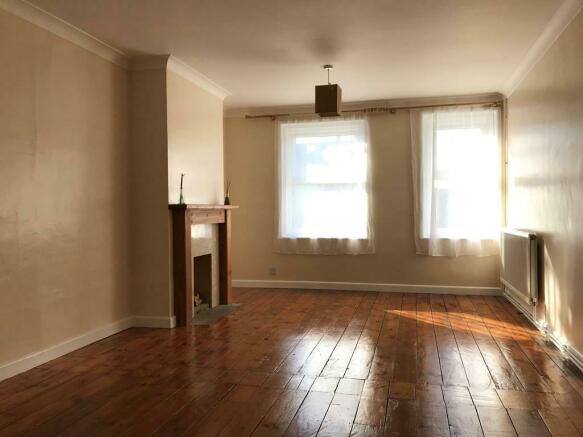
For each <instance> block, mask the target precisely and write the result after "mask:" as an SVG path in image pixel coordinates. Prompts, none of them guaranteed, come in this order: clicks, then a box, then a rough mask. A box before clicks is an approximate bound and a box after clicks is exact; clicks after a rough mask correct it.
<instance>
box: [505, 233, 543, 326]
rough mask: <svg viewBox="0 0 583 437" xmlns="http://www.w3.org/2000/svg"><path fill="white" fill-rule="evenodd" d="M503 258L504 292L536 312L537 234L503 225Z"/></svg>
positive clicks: (530, 310) (521, 305) (516, 302)
mask: <svg viewBox="0 0 583 437" xmlns="http://www.w3.org/2000/svg"><path fill="white" fill-rule="evenodd" d="M500 258H501V262H502V266H501V268H500V280H501V281H502V284H503V285H504V294H505V295H506V297H508V298H509V299H510V300H511V301H513V302H514V303H515V304H517V305H519V306H520V307H521V308H522V309H523V310H525V311H527V312H528V313H530V315H534V306H535V305H536V301H537V299H538V267H537V266H538V262H537V240H536V234H534V233H532V232H525V231H516V230H512V229H504V230H503V231H502V235H501V238H500Z"/></svg>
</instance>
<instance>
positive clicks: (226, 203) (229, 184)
mask: <svg viewBox="0 0 583 437" xmlns="http://www.w3.org/2000/svg"><path fill="white" fill-rule="evenodd" d="M230 193H231V181H229V180H227V189H226V190H225V205H230V204H231V199H230Z"/></svg>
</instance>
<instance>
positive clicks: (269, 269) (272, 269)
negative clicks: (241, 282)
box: [267, 267, 277, 276]
mask: <svg viewBox="0 0 583 437" xmlns="http://www.w3.org/2000/svg"><path fill="white" fill-rule="evenodd" d="M267 271H268V272H269V276H275V275H277V269H276V268H275V267H269V268H268V269H267Z"/></svg>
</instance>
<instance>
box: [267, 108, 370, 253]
mask: <svg viewBox="0 0 583 437" xmlns="http://www.w3.org/2000/svg"><path fill="white" fill-rule="evenodd" d="M276 135H277V169H278V178H277V179H278V189H277V206H278V207H277V214H276V236H275V250H276V252H280V253H298V254H323V255H337V254H363V253H373V252H374V244H373V236H372V222H371V221H372V220H371V217H372V202H371V194H370V182H371V178H370V163H369V137H368V118H366V117H365V116H343V117H338V118H324V119H320V118H318V119H313V118H310V119H295V120H289V119H286V120H279V121H278V122H277V123H276Z"/></svg>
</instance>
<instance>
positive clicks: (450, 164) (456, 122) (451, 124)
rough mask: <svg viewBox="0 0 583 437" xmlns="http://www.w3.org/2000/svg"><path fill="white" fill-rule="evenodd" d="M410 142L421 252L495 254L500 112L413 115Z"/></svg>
mask: <svg viewBox="0 0 583 437" xmlns="http://www.w3.org/2000/svg"><path fill="white" fill-rule="evenodd" d="M411 143H412V157H413V184H414V187H413V188H414V190H413V192H414V196H415V198H414V217H415V245H416V250H417V253H418V254H424V255H431V256H462V255H474V256H488V255H497V254H498V253H499V247H498V246H499V244H498V241H499V231H500V222H501V220H500V219H501V172H500V167H501V161H500V151H501V142H500V111H499V109H498V108H492V107H483V106H482V107H453V108H447V109H440V108H438V109H432V110H412V111H411Z"/></svg>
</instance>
